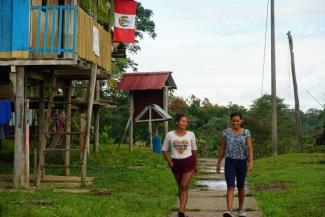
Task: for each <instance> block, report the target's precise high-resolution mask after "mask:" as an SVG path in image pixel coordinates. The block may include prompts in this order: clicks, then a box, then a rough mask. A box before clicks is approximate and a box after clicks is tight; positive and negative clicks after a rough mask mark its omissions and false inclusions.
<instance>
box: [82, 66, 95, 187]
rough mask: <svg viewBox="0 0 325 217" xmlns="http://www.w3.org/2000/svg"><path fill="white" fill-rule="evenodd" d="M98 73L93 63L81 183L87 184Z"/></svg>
mask: <svg viewBox="0 0 325 217" xmlns="http://www.w3.org/2000/svg"><path fill="white" fill-rule="evenodd" d="M96 74H97V65H96V64H92V67H91V78H90V81H89V90H88V100H89V101H88V109H87V128H86V133H85V140H86V144H85V146H84V149H83V157H82V167H81V184H82V185H84V184H86V174H87V158H88V151H89V140H90V126H91V117H92V112H93V103H94V95H95V87H96Z"/></svg>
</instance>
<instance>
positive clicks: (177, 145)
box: [172, 139, 189, 154]
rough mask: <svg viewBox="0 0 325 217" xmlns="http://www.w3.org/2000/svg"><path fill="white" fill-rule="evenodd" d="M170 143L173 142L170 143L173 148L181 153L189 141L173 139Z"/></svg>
mask: <svg viewBox="0 0 325 217" xmlns="http://www.w3.org/2000/svg"><path fill="white" fill-rule="evenodd" d="M172 143H173V144H172V145H173V147H174V148H175V150H176V151H177V152H178V153H180V154H182V153H183V152H184V151H186V149H187V148H188V146H189V141H188V140H186V139H184V140H177V139H175V140H174V141H173V142H172Z"/></svg>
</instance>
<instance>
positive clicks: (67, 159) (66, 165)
mask: <svg viewBox="0 0 325 217" xmlns="http://www.w3.org/2000/svg"><path fill="white" fill-rule="evenodd" d="M66 86H67V87H68V88H67V89H66V93H65V94H66V101H67V105H66V119H65V132H66V135H65V147H64V148H65V149H67V151H65V152H64V175H65V176H69V175H70V167H69V166H70V146H71V134H70V133H71V119H72V118H71V115H72V113H71V111H72V104H71V99H72V92H73V88H72V81H67V82H66Z"/></svg>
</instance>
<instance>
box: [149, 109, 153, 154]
mask: <svg viewBox="0 0 325 217" xmlns="http://www.w3.org/2000/svg"><path fill="white" fill-rule="evenodd" d="M151 120H152V108H151V106H150V107H149V122H148V123H149V140H150V149H151V151H153V143H152V121H151Z"/></svg>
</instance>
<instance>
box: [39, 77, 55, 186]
mask: <svg viewBox="0 0 325 217" xmlns="http://www.w3.org/2000/svg"><path fill="white" fill-rule="evenodd" d="M50 89H51V91H50V97H49V101H48V106H47V110H46V112H45V120H44V129H43V132H42V134H41V146H40V150H39V162H38V167H37V174H36V183H35V184H36V187H39V186H40V184H41V176H42V172H43V171H44V165H45V156H44V150H45V148H46V137H47V134H48V130H49V127H50V119H51V113H52V104H53V98H54V96H55V93H56V78H55V76H53V77H52V82H51V88H50Z"/></svg>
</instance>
